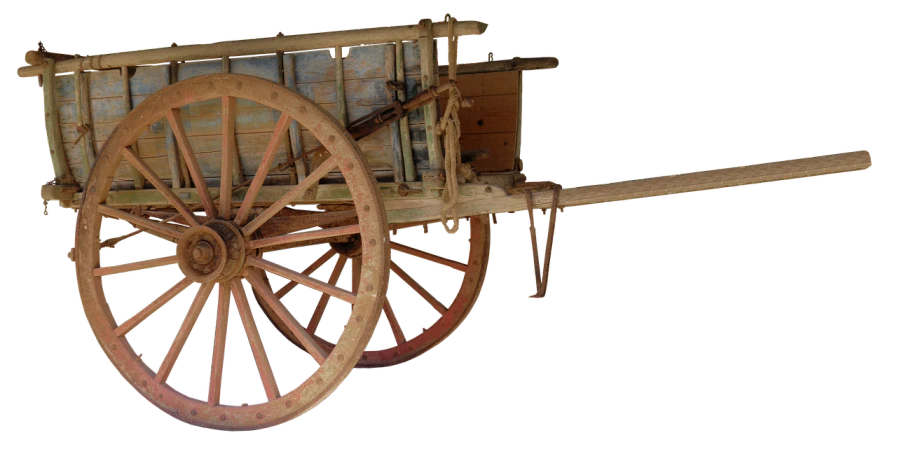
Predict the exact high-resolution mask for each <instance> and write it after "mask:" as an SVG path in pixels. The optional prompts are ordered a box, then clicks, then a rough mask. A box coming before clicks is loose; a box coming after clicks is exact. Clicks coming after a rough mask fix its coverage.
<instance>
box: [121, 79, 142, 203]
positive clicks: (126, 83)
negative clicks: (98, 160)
mask: <svg viewBox="0 0 897 456" xmlns="http://www.w3.org/2000/svg"><path fill="white" fill-rule="evenodd" d="M121 92H122V95H121V97H122V98H121V100H122V106H123V109H124V112H125V114H124V116H122V120H124V119H125V118H126V117H127V116H128V113H130V112H131V83H130V76H128V67H121ZM131 148H132V149H134V154H135V155H137V156H140V151H139V150H138V149H137V145H136V143H135V144H131ZM133 179H134V188H135V189H137V190H140V189H142V188H143V187H144V185H145V180H144V178H143V174H140V171H137V169H136V168H135V169H134V171H133Z"/></svg>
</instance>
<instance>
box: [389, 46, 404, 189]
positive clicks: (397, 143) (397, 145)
mask: <svg viewBox="0 0 897 456" xmlns="http://www.w3.org/2000/svg"><path fill="white" fill-rule="evenodd" d="M391 48H395V46H384V53H385V55H384V60H385V61H386V80H387V82H397V81H396V74H398V68H397V67H396V53H395V51H394V50H393V49H391ZM402 86H403V87H404V83H402ZM396 92H399V93H402V91H401V90H392V89H390V88H389V87H387V88H386V100H387V101H388V102H389V103H393V102H395V101H396ZM402 119H405V118H404V117H403V118H402ZM389 132H390V136H392V138H391V141H390V142H392V151H393V160H392V170H393V178H394V179H395V181H396V182H405V157H404V154H403V152H402V136H401V134H400V133H399V124H398V122H393V124H392V125H390V126H389Z"/></svg>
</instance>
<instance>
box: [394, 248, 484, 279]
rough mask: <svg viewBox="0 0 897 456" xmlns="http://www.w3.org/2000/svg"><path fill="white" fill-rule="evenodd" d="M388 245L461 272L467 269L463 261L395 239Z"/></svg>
mask: <svg viewBox="0 0 897 456" xmlns="http://www.w3.org/2000/svg"><path fill="white" fill-rule="evenodd" d="M389 245H390V247H392V249H393V250H398V251H399V252H403V253H407V254H409V255H414V256H416V257H418V258H423V259H425V260H430V261H432V262H434V263H439V264H441V265H444V266H448V267H450V268H454V269H457V270H459V271H461V272H465V271H467V265H466V264H464V263H459V262H457V261H453V260H449V259H448V258H443V257H441V256H438V255H433V254H432V253H428V252H424V251H422V250H417V249H415V248H413V247H408V246H407V245H402V244H399V243H398V242H395V241H391V242H390V243H389Z"/></svg>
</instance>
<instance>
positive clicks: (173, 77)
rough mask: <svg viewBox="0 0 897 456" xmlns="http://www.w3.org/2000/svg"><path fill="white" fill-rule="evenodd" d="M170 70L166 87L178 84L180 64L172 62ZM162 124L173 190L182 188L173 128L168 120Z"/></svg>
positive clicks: (164, 120)
mask: <svg viewBox="0 0 897 456" xmlns="http://www.w3.org/2000/svg"><path fill="white" fill-rule="evenodd" d="M168 70H169V71H168V80H167V81H165V85H166V86H168V85H170V84H173V83H175V82H177V80H178V63H177V62H171V63H170V64H169V67H168ZM162 122H165V152H166V154H167V155H168V166H169V168H170V169H171V188H181V187H182V186H183V182H182V181H181V170H182V169H183V168H182V166H181V159H180V157H179V156H178V155H179V154H178V146H177V142H176V141H175V139H174V133H172V131H171V126H170V125H168V120H166V119H163V120H162Z"/></svg>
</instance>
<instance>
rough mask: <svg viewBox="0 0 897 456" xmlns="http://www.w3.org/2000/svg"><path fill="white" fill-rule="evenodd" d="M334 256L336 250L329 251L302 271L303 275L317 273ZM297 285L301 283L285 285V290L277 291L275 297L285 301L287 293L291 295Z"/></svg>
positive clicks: (292, 282)
mask: <svg viewBox="0 0 897 456" xmlns="http://www.w3.org/2000/svg"><path fill="white" fill-rule="evenodd" d="M333 255H336V250H333V249H330V250H328V251H327V253H325V254H324V255H322V256H321V258H318V259H317V260H315V262H314V263H312V264H311V266H309V267H307V268H305V270H304V271H302V273H301V274H302V275H309V274H311V273H313V272H315V271H317V270H318V268H320V267H321V266H323V265H324V263H326V262H327V260H329V259H331V258H333ZM296 285H299V282H294V281H292V280H291V281H290V283H288V284H286V285H284V286H283V288H281V289H280V290H277V293H274V295H275V296H277V298H278V299H283V297H284V296H286V294H287V293H289V292H290V291H291V290H292V289H293V288H296Z"/></svg>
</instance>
